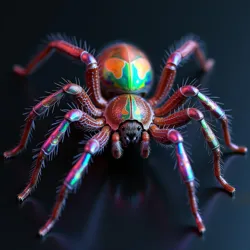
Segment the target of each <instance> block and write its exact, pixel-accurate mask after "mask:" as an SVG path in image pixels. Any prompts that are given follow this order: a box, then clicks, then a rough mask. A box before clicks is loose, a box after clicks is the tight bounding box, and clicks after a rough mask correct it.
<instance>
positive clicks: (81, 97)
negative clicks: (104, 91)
mask: <svg viewBox="0 0 250 250" xmlns="http://www.w3.org/2000/svg"><path fill="white" fill-rule="evenodd" d="M65 94H69V95H72V96H73V97H74V98H75V101H76V102H77V103H78V104H79V106H81V107H82V108H83V109H84V110H86V111H87V112H90V113H91V114H92V115H94V116H97V117H100V116H102V111H101V110H100V109H98V108H96V107H95V106H94V104H93V103H92V101H91V100H90V98H89V97H88V95H87V94H86V92H85V91H84V90H83V89H82V87H80V86H79V85H77V84H67V85H65V86H64V87H63V88H62V89H60V90H58V91H56V92H55V93H53V94H51V95H49V96H48V97H46V98H45V99H43V100H42V101H41V102H39V103H38V104H37V105H36V106H35V107H34V108H33V109H32V111H31V112H30V114H29V115H28V117H27V119H26V124H25V127H24V131H23V134H22V137H21V140H20V142H19V144H18V145H17V146H16V147H15V148H14V149H12V150H9V151H6V152H4V157H6V158H9V157H13V156H16V155H17V154H19V153H20V152H21V151H22V150H23V149H24V148H25V147H26V145H27V143H28V139H29V135H30V133H31V130H32V128H33V127H34V120H35V119H36V118H37V117H39V116H42V115H44V114H45V113H46V112H47V111H48V110H49V109H50V108H51V107H53V106H54V105H55V104H56V103H57V102H59V101H60V100H61V99H62V98H63V97H64V96H65Z"/></svg>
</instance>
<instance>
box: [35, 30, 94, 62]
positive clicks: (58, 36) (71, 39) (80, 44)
mask: <svg viewBox="0 0 250 250" xmlns="http://www.w3.org/2000/svg"><path fill="white" fill-rule="evenodd" d="M58 40H61V41H64V42H67V43H69V44H70V45H73V46H75V47H77V48H80V49H83V50H85V51H87V52H88V53H90V54H92V55H93V56H95V53H96V50H95V49H94V48H91V47H90V45H88V44H87V41H83V40H82V39H77V38H76V36H68V35H66V34H65V33H59V32H58V33H51V34H49V35H47V39H45V40H43V41H42V44H43V47H44V45H45V44H48V43H49V42H52V41H58ZM41 46H42V45H41ZM41 46H40V49H41ZM64 56H65V57H67V58H69V59H70V60H71V61H73V62H74V63H76V64H79V65H82V62H81V61H80V60H78V59H75V58H72V57H69V56H68V55H64Z"/></svg>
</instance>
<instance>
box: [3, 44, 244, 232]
mask: <svg viewBox="0 0 250 250" xmlns="http://www.w3.org/2000/svg"><path fill="white" fill-rule="evenodd" d="M52 51H57V52H60V53H62V54H66V55H68V56H70V57H72V58H74V59H77V60H79V61H80V62H82V63H84V64H85V65H86V84H87V87H88V89H89V92H86V91H85V90H84V89H83V88H82V87H80V86H79V85H78V84H76V83H72V82H67V83H66V84H65V85H64V86H62V87H61V88H60V89H59V90H58V91H56V92H55V93H53V94H51V95H49V96H48V97H47V98H45V99H44V100H42V101H41V102H40V103H38V104H37V105H36V106H35V107H33V109H32V111H31V112H30V113H29V115H28V117H27V119H26V124H25V128H24V132H23V134H22V137H21V141H20V143H19V144H18V146H17V147H15V148H14V149H12V150H10V151H6V152H5V153H4V156H5V157H6V158H9V157H12V156H15V155H17V154H18V153H19V152H21V151H22V150H23V149H24V148H25V146H26V144H27V141H28V138H29V134H30V132H31V130H32V128H33V124H34V120H35V119H36V118H37V117H39V116H41V115H44V114H45V112H47V111H48V110H49V109H50V108H51V107H52V106H53V105H54V104H56V103H57V102H59V100H60V99H62V97H63V96H64V95H70V96H72V97H73V99H74V101H75V103H76V104H77V106H78V107H79V108H78V109H72V110H69V111H68V112H67V113H66V114H65V116H64V119H63V120H62V121H61V122H60V124H59V125H58V126H57V128H56V129H55V130H54V131H53V132H52V133H51V134H50V136H49V137H48V139H47V140H46V141H45V143H44V144H43V145H42V147H41V149H40V152H39V153H38V155H37V158H36V165H35V168H34V170H33V172H32V175H31V178H30V181H29V183H28V185H27V186H26V188H25V189H24V190H23V192H21V193H20V194H19V195H18V199H19V200H20V201H23V200H24V199H25V198H26V197H27V196H28V195H29V194H30V193H31V191H32V190H33V189H34V188H35V186H36V184H37V181H38V177H39V175H40V174H41V169H42V166H43V165H44V161H45V159H46V158H47V157H49V156H51V155H52V154H53V153H54V152H55V149H56V148H57V146H58V144H59V142H60V141H61V140H62V138H63V136H64V134H65V133H66V131H67V130H68V128H69V126H70V124H73V125H77V126H78V127H80V128H84V129H87V130H92V131H95V132H96V133H95V135H94V136H93V137H92V138H91V139H89V140H88V141H87V143H86V145H85V147H84V152H83V153H82V155H81V157H80V158H79V160H78V161H77V162H76V164H75V165H74V166H73V168H72V169H71V170H70V172H69V173H68V175H67V177H66V178H65V180H64V184H63V185H62V187H61V189H60V192H59V195H58V198H57V201H56V203H55V206H54V208H53V212H52V215H51V217H50V218H49V219H48V221H47V223H46V224H45V225H44V226H43V227H42V228H41V229H40V230H39V234H40V235H41V236H44V235H45V234H47V232H48V231H49V230H50V229H51V228H52V227H53V225H54V223H55V221H56V219H57V218H58V216H59V214H60V212H61V209H62V206H63V204H64V202H65V199H66V197H67V194H68V193H69V192H70V191H72V190H73V189H75V188H76V186H77V185H78V183H79V180H80V179H81V178H82V176H83V174H84V173H85V171H86V168H87V166H88V164H89V161H90V159H91V158H92V157H93V155H95V154H96V153H97V152H99V151H100V150H102V149H103V148H104V147H105V146H106V145H107V144H108V143H109V142H111V144H112V147H111V148H112V154H113V156H114V157H115V158H117V159H118V158H120V157H121V156H122V151H123V149H124V148H125V147H127V146H129V145H130V144H131V143H140V148H141V156H142V157H143V158H147V157H148V156H149V148H150V139H151V138H152V139H154V140H156V141H157V142H159V143H161V144H164V145H171V144H172V145H174V148H175V152H176V156H177V163H178V166H179V171H180V173H181V176H182V179H183V181H184V183H185V184H186V187H187V190H188V196H189V202H190V206H191V210H192V213H193V216H194V218H195V221H196V224H197V228H198V230H199V232H200V233H203V232H205V226H204V223H203V221H202V218H201V216H200V213H199V210H198V205H197V200H196V196H195V182H194V180H195V177H194V174H193V171H192V167H191V164H190V162H189V159H188V156H187V154H186V151H185V149H184V146H183V137H182V135H181V133H180V132H179V131H178V128H180V127H182V126H183V125H186V124H188V123H189V122H190V121H196V122H197V123H199V124H200V126H201V130H202V133H203V135H204V139H205V140H206V142H207V144H208V146H209V147H210V149H211V151H212V153H213V163H214V174H215V177H216V178H217V180H218V181H219V183H220V184H221V185H222V187H223V188H224V189H225V190H226V191H228V192H229V193H234V192H235V188H234V187H233V186H231V185H229V184H228V183H227V181H226V180H225V179H224V178H223V177H222V174H221V169H220V158H221V151H220V144H219V142H218V140H217V138H216V136H215V135H214V133H213V131H212V129H211V128H210V126H209V125H208V123H207V122H206V120H205V118H204V115H203V113H202V112H201V111H200V110H198V109H196V108H186V109H182V110H179V111H178V112H173V111H174V110H176V109H177V108H179V107H181V105H182V104H183V103H185V101H186V100H187V99H188V98H196V99H197V100H198V101H199V102H200V103H201V104H202V105H203V106H204V107H205V109H207V110H208V111H210V112H211V114H212V115H213V116H214V117H215V118H217V119H218V120H219V121H220V122H221V124H222V128H223V133H224V139H225V143H226V145H227V146H228V147H229V148H230V149H231V150H232V151H234V152H239V153H245V152H247V148H246V147H239V146H237V145H235V144H233V143H232V142H231V137H230V133H229V130H228V118H227V116H226V114H225V112H224V111H223V110H222V109H221V107H220V106H219V105H217V104H216V103H215V102H214V101H213V100H211V99H210V98H209V97H207V96H206V95H204V94H203V93H201V92H200V91H199V89H197V88H196V87H195V86H193V85H185V86H183V87H181V88H179V89H178V90H177V91H176V92H175V93H174V94H173V95H172V96H170V97H169V98H168V99H167V96H168V94H169V91H170V90H171V88H172V85H173V83H174V80H175V76H176V71H177V67H178V65H179V64H180V63H181V62H182V61H183V60H184V59H186V58H187V57H188V56H190V55H192V54H194V55H195V56H196V58H197V59H198V62H199V63H200V66H201V68H202V69H203V70H204V71H209V70H210V69H211V68H212V66H213V64H214V61H213V60H211V59H210V60H207V59H206V58H205V55H204V52H203V51H202V49H201V46H200V44H199V42H198V41H197V40H195V39H190V40H186V41H184V42H183V43H181V44H180V46H179V47H177V48H176V50H175V51H173V52H172V53H171V54H170V56H169V57H168V59H167V60H166V63H165V67H164V68H163V71H162V74H161V77H160V80H159V82H158V85H157V86H156V89H155V93H154V94H153V96H152V97H149V98H145V95H147V94H148V93H149V90H150V88H151V87H152V85H153V71H152V67H151V64H150V62H149V60H148V59H147V57H146V55H145V54H144V53H143V52H142V51H141V50H139V49H138V48H137V47H135V46H134V45H131V44H128V43H123V42H120V43H113V44H111V45H110V46H108V47H106V48H104V49H103V51H102V52H101V53H100V54H99V56H98V58H97V60H96V59H95V57H94V56H93V55H92V54H91V53H90V52H88V51H87V50H85V49H83V48H81V47H80V46H76V45H74V44H71V43H69V42H67V41H65V40H63V39H55V40H53V41H50V42H49V43H48V45H47V47H46V48H45V49H44V50H43V51H42V52H40V53H39V54H38V55H37V56H35V57H34V58H33V60H32V61H31V62H30V63H29V64H28V65H27V67H26V68H23V67H21V66H14V71H15V73H17V74H19V75H21V76H27V75H30V74H31V72H32V71H33V70H34V69H35V67H36V66H37V65H38V64H39V63H40V62H42V61H43V60H44V59H46V58H47V57H48V55H49V54H50V52H52ZM166 99H167V100H166Z"/></svg>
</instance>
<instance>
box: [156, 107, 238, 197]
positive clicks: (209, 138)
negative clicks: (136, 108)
mask: <svg viewBox="0 0 250 250" xmlns="http://www.w3.org/2000/svg"><path fill="white" fill-rule="evenodd" d="M190 121H197V122H199V124H200V126H201V130H202V133H203V136H204V138H205V140H206V142H207V144H208V146H209V148H210V149H211V151H212V153H213V163H214V175H215V177H216V179H217V180H218V181H219V183H220V184H221V185H222V187H223V188H224V189H225V190H226V191H228V192H229V193H230V194H233V193H234V192H235V188H234V187H232V186H231V185H229V184H228V183H227V181H226V180H225V179H224V178H223V176H222V174H221V152H220V144H219V141H218V139H217V138H216V136H215V134H214V133H213V131H212V129H211V128H210V126H209V125H208V124H207V122H206V120H205V119H204V115H203V114H202V112H201V111H199V110H198V109H196V108H188V109H184V110H181V111H179V112H176V113H174V114H172V115H170V116H167V117H156V118H155V119H154V123H155V124H156V125H158V126H160V127H168V128H172V127H174V128H178V127H180V126H183V125H185V124H188V123H189V122H190Z"/></svg>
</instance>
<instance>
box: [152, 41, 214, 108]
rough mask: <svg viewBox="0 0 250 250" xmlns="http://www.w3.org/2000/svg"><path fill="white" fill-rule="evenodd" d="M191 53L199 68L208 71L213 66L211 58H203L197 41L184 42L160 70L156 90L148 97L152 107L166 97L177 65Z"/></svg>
mask: <svg viewBox="0 0 250 250" xmlns="http://www.w3.org/2000/svg"><path fill="white" fill-rule="evenodd" d="M193 53H194V54H195V56H196V58H197V59H198V61H199V63H200V66H201V68H202V69H203V70H204V71H209V70H210V69H211V68H212V67H213V64H214V61H213V60H212V59H209V60H207V59H206V58H205V56H204V54H203V52H202V50H201V48H200V45H199V43H198V42H197V41H193V40H189V41H187V42H185V43H184V44H183V45H182V46H181V47H180V48H178V49H177V50H176V51H174V52H173V53H172V54H171V55H170V56H169V58H168V60H167V62H166V66H165V67H164V69H163V71H162V74H161V78H160V81H159V83H158V85H157V88H156V92H155V94H154V96H153V97H152V98H150V99H149V103H150V104H151V105H152V106H153V107H155V106H157V105H158V104H160V103H161V102H162V101H163V100H164V98H166V97H167V95H168V93H169V91H170V90H171V88H172V86H173V83H174V80H175V75H176V70H177V67H178V65H179V64H180V63H181V62H182V61H183V60H184V59H185V58H187V57H188V56H190V55H191V54H193Z"/></svg>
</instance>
